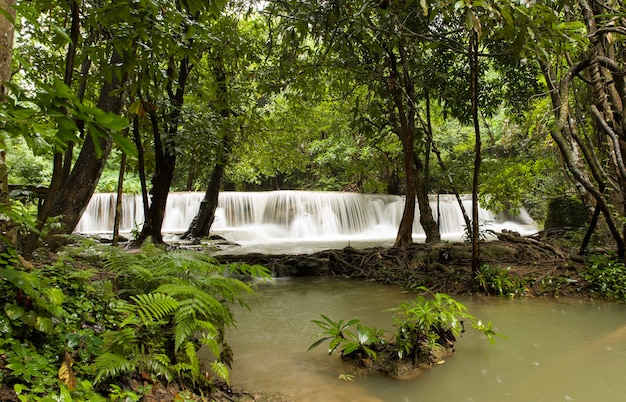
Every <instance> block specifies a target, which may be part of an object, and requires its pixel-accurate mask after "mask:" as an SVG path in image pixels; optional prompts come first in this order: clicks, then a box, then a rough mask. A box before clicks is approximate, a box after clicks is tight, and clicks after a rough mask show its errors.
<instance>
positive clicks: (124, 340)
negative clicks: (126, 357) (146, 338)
mask: <svg viewBox="0 0 626 402" xmlns="http://www.w3.org/2000/svg"><path fill="white" fill-rule="evenodd" d="M103 337H104V347H105V348H106V350H108V351H119V352H130V351H135V350H136V347H137V339H138V338H137V333H136V330H135V328H133V327H126V328H122V329H120V330H119V331H108V332H105V333H104V336H103Z"/></svg>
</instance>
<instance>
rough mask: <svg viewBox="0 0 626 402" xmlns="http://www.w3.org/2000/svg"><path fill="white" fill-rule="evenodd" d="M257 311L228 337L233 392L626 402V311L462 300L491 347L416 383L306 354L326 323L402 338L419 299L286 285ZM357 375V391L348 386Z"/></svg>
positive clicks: (560, 302)
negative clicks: (354, 324)
mask: <svg viewBox="0 0 626 402" xmlns="http://www.w3.org/2000/svg"><path fill="white" fill-rule="evenodd" d="M258 294H259V297H258V298H252V299H251V300H250V307H251V310H250V311H248V310H246V309H243V308H241V309H240V308H235V317H236V319H237V322H238V326H237V328H235V329H232V330H229V333H228V341H229V343H230V345H231V347H232V349H233V351H234V364H233V367H232V371H231V384H233V385H234V386H236V387H242V388H245V389H249V390H254V391H263V392H280V393H283V394H286V395H288V396H289V397H290V398H292V399H293V400H294V401H298V402H304V401H342V402H343V401H359V402H361V401H363V402H367V401H372V402H373V401H385V402H387V401H389V402H393V401H402V402H414V401H415V402H416V401H423V402H437V401H442V402H443V401H446V402H449V401H467V402H470V401H477V402H478V401H484V402H496V401H497V402H501V401H520V402H521V401H524V402H529V401H533V402H537V401H546V402H554V401H585V402H589V401H596V402H597V401H626V305H624V304H618V303H607V302H599V301H591V300H586V299H584V300H583V299H569V298H567V299H566V298H559V299H552V298H545V299H544V298H525V299H508V298H503V297H474V298H470V297H457V300H459V301H461V302H462V303H464V304H465V305H466V306H467V307H468V309H469V312H470V313H471V314H473V315H475V316H477V317H478V318H480V319H482V320H484V321H492V322H493V324H494V329H495V330H496V332H498V333H499V334H502V335H504V336H505V338H501V337H497V338H496V343H495V344H491V343H489V341H488V340H487V339H486V338H485V337H484V335H481V334H479V333H478V332H476V331H474V330H473V329H469V328H468V331H467V332H465V334H463V337H462V338H460V339H459V340H458V342H457V343H456V346H455V349H456V353H455V354H454V355H452V356H450V357H448V358H447V359H446V362H445V364H443V365H440V366H436V367H432V368H428V369H425V370H423V371H422V373H421V374H420V375H419V376H418V377H416V378H414V379H411V380H404V381H401V380H395V379H392V378H388V377H386V376H383V375H376V374H371V373H364V372H362V371H360V370H357V369H355V368H354V367H353V366H351V365H350V364H348V363H344V362H343V361H342V360H341V359H340V358H339V354H338V353H337V354H334V355H332V356H328V353H327V348H326V346H327V344H324V345H322V346H320V347H318V348H316V349H313V350H311V351H308V352H307V348H308V347H309V345H311V343H313V342H314V340H315V338H314V337H313V335H314V334H316V333H317V332H318V330H319V328H318V327H317V326H315V325H314V324H312V323H311V322H310V321H311V320H313V319H318V318H320V314H325V315H327V316H329V317H330V318H331V319H333V320H335V321H337V320H339V319H343V320H344V321H347V320H350V319H352V318H358V319H360V320H361V322H362V323H363V324H364V325H367V326H374V327H378V328H384V329H387V330H390V331H391V330H393V329H394V327H393V322H392V317H393V313H390V312H385V310H386V309H389V308H391V307H394V306H396V305H398V304H399V303H401V302H403V301H406V300H410V299H412V295H411V294H410V293H407V292H404V291H402V290H399V289H396V288H393V287H389V286H385V285H381V284H377V283H372V282H362V281H355V280H349V279H340V278H327V277H314V278H286V279H278V280H275V281H274V282H273V283H267V284H261V285H259V287H258ZM341 374H349V375H351V376H353V377H352V380H351V381H345V380H342V379H340V378H339V377H340V375H341Z"/></svg>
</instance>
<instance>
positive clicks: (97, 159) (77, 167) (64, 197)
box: [49, 50, 123, 235]
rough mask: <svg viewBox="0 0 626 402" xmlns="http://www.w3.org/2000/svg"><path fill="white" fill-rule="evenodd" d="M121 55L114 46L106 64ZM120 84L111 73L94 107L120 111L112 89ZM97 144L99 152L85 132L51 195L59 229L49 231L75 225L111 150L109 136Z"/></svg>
mask: <svg viewBox="0 0 626 402" xmlns="http://www.w3.org/2000/svg"><path fill="white" fill-rule="evenodd" d="M122 63H123V58H122V56H121V55H120V54H118V53H117V52H116V51H115V50H114V51H113V54H112V56H111V62H110V65H112V66H115V65H121V64H122ZM120 86H121V81H120V80H119V78H118V77H117V74H111V80H110V81H105V82H104V83H103V85H102V88H101V90H100V99H99V101H98V107H99V108H100V109H102V110H103V111H105V112H111V113H114V114H120V111H121V107H122V100H121V96H120V95H119V94H116V93H115V91H116V90H117V89H119V88H120ZM98 141H99V146H100V149H101V151H102V154H101V155H100V156H98V155H97V153H96V146H95V144H94V142H93V139H92V136H91V135H87V136H86V138H85V142H84V144H83V147H82V149H81V151H80V154H79V155H78V159H76V163H75V164H74V168H73V169H72V172H71V173H70V176H69V178H68V180H67V182H65V184H64V185H63V187H62V188H61V190H60V191H59V192H58V193H57V194H56V195H55V196H54V195H53V194H49V196H50V197H52V196H54V202H53V205H52V208H51V210H50V216H60V217H61V220H60V222H61V223H62V226H63V227H62V229H59V230H56V231H52V232H51V233H50V234H51V235H53V234H58V233H72V231H73V230H74V229H75V228H76V225H77V224H78V221H79V220H80V218H81V216H82V214H83V212H84V211H85V208H86V207H87V204H88V203H89V200H90V199H91V196H92V195H93V193H94V191H95V189H96V186H97V184H98V180H99V179H100V175H101V174H102V171H103V169H104V165H105V163H106V160H107V158H108V156H109V153H110V152H111V147H112V145H113V140H112V138H111V136H107V137H101V138H99V139H98Z"/></svg>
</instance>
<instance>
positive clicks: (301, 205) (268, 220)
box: [76, 190, 536, 243]
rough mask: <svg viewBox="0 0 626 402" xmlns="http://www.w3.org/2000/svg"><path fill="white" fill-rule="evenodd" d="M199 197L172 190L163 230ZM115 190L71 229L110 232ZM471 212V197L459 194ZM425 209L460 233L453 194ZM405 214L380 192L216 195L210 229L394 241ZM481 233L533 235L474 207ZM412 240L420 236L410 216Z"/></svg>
mask: <svg viewBox="0 0 626 402" xmlns="http://www.w3.org/2000/svg"><path fill="white" fill-rule="evenodd" d="M203 196H204V193H201V192H182V193H171V194H170V195H169V197H168V201H167V207H166V212H165V219H164V221H163V232H164V233H181V232H184V231H185V230H186V229H187V228H188V227H189V224H190V223H191V221H192V220H193V218H194V216H195V215H196V213H197V212H198V208H199V206H200V201H201V200H202V198H203ZM115 198H116V195H115V194H113V193H100V194H94V196H93V197H92V199H91V201H90V203H89V205H88V207H87V209H86V210H85V212H84V214H83V216H82V219H81V220H80V222H79V224H78V226H77V228H76V232H77V233H83V234H94V233H110V232H112V231H113V218H114V215H115ZM463 203H464V206H465V208H466V210H467V211H468V213H471V199H470V198H469V197H468V196H464V199H463ZM431 208H432V210H433V214H434V218H435V220H437V221H438V222H439V228H440V232H441V235H442V238H443V239H452V240H458V239H460V238H461V237H462V236H463V233H464V226H465V221H464V220H463V215H462V212H461V209H460V207H459V205H458V203H457V200H456V198H455V197H454V196H453V195H439V196H438V195H432V196H431ZM403 209H404V197H403V196H396V195H386V194H358V193H344V192H318V191H286V190H284V191H268V192H228V191H226V192H222V193H220V195H219V202H218V208H217V211H216V213H215V221H214V223H213V226H212V228H211V231H212V232H215V233H218V234H220V235H222V236H223V237H225V238H226V239H228V240H231V241H235V242H238V243H246V242H274V243H276V242H293V241H317V240H319V241H331V240H335V239H338V240H346V239H347V240H350V239H352V240H355V241H358V240H368V239H395V236H396V234H397V230H398V226H399V224H400V219H401V217H402V212H403ZM479 217H480V220H481V223H482V222H486V223H487V226H486V228H487V229H492V230H494V231H499V230H501V229H503V228H507V229H511V230H515V231H518V232H520V233H522V234H528V233H534V232H535V231H536V226H535V224H534V222H533V221H532V219H530V217H529V216H528V214H526V213H525V212H524V211H523V213H522V214H520V216H518V217H515V220H512V219H511V218H510V217H507V218H504V217H500V216H496V215H494V214H492V213H491V212H489V211H487V210H485V209H480V211H479ZM142 223H143V205H142V202H141V197H140V196H133V195H126V196H124V198H123V207H122V219H121V227H120V231H121V232H127V233H128V232H130V231H131V230H132V229H134V228H136V227H140V226H141V224H142ZM413 235H414V237H415V238H416V240H419V239H420V238H424V237H425V236H424V231H423V229H422V227H421V226H420V223H419V211H417V212H416V216H415V223H414V227H413Z"/></svg>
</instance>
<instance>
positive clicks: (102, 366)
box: [94, 352, 137, 384]
mask: <svg viewBox="0 0 626 402" xmlns="http://www.w3.org/2000/svg"><path fill="white" fill-rule="evenodd" d="M95 365H96V368H97V369H98V372H97V374H96V379H95V381H94V383H96V384H97V383H99V382H100V381H102V380H103V379H106V378H114V377H117V376H120V375H122V374H127V373H130V372H132V371H134V370H135V369H136V368H137V362H134V361H131V360H128V359H127V358H125V357H124V356H122V355H119V354H117V353H110V352H109V353H104V354H102V355H101V356H98V357H97V358H96V361H95Z"/></svg>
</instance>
